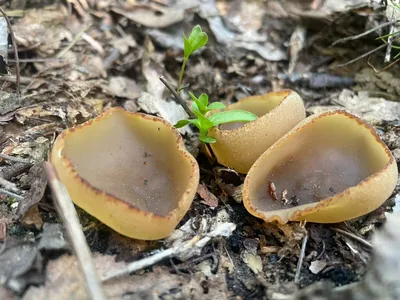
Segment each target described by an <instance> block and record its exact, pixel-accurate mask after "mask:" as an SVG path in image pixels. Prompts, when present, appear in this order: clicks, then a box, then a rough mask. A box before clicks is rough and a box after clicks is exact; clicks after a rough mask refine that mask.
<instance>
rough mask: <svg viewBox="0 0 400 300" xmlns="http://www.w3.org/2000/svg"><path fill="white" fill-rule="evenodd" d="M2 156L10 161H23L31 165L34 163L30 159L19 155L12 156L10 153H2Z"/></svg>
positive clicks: (0, 155)
mask: <svg viewBox="0 0 400 300" xmlns="http://www.w3.org/2000/svg"><path fill="white" fill-rule="evenodd" d="M0 158H2V159H5V160H9V161H13V162H19V163H23V164H29V165H31V164H32V163H31V162H30V161H29V160H27V159H23V158H18V157H14V156H10V155H7V154H3V153H0Z"/></svg>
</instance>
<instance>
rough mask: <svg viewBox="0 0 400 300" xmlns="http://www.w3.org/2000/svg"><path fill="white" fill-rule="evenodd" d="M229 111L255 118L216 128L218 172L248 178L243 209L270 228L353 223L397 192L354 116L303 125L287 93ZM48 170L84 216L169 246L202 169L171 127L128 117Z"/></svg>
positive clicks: (65, 149) (324, 116)
mask: <svg viewBox="0 0 400 300" xmlns="http://www.w3.org/2000/svg"><path fill="white" fill-rule="evenodd" d="M231 109H243V110H247V111H250V112H252V113H254V114H256V115H257V116H259V118H258V119H257V120H255V121H252V122H249V123H229V124H223V125H220V126H218V127H214V128H212V129H211V130H210V131H209V135H210V136H212V137H214V138H216V140H217V141H216V143H214V144H211V148H212V150H213V152H214V155H215V156H216V158H217V160H218V162H219V163H221V164H222V165H225V166H228V167H230V168H232V169H235V170H236V171H238V172H240V173H243V174H247V175H246V179H245V182H244V187H243V202H244V205H245V207H246V209H247V210H248V211H249V212H250V213H251V214H252V215H254V216H256V217H259V218H262V219H263V220H265V221H266V222H272V221H277V222H279V223H282V224H283V223H286V222H288V221H300V220H307V221H310V222H319V223H333V222H341V221H344V220H349V219H353V218H356V217H359V216H361V215H364V214H366V213H368V212H371V211H372V210H374V209H376V208H377V207H379V206H380V205H381V204H382V203H383V202H384V201H385V200H386V199H387V198H388V197H389V196H390V195H391V193H392V192H393V190H394V188H395V185H396V182H397V177H398V170H397V165H396V163H395V160H394V159H393V157H392V155H391V153H390V151H389V149H388V148H387V147H386V145H385V144H384V143H383V142H382V141H381V140H380V139H379V137H378V136H377V134H376V133H375V131H374V129H373V128H372V127H370V126H368V125H366V124H365V123H363V122H362V121H361V120H360V119H359V118H357V117H355V116H353V115H351V114H349V113H346V112H344V111H333V112H327V113H321V114H316V115H313V116H311V117H308V118H306V114H305V108H304V104H303V101H302V99H301V97H300V96H299V95H298V94H297V93H295V92H294V91H291V90H284V91H281V92H273V93H268V94H264V95H260V96H252V97H247V98H244V99H242V100H240V101H238V102H237V103H235V104H232V105H230V106H228V107H227V110H231ZM211 113H213V112H211ZM51 162H52V163H53V164H54V166H55V168H56V170H57V173H58V175H59V177H60V179H61V180H62V181H63V183H64V184H65V186H66V188H67V190H68V192H69V193H70V196H71V199H72V200H73V201H74V202H75V203H76V204H77V205H78V206H80V207H81V208H83V209H84V210H85V211H87V212H88V213H90V214H92V215H93V216H95V217H96V218H98V219H99V220H100V221H102V222H103V223H105V224H106V225H108V226H109V227H111V228H113V229H114V230H116V231H117V232H119V233H121V234H123V235H126V236H129V237H133V238H137V239H145V240H154V239H160V238H164V237H166V236H168V235H169V234H170V233H171V232H172V230H173V229H174V228H175V227H176V225H177V224H178V223H179V221H181V219H182V218H183V216H184V215H185V214H186V212H187V211H188V209H189V207H190V205H191V203H192V201H193V198H194V196H195V193H196V190H197V186H198V183H199V166H198V164H197V162H196V160H195V159H194V157H192V156H191V155H190V154H189V153H188V152H187V151H186V149H185V147H184V143H183V140H182V137H181V136H180V134H179V132H178V131H177V130H176V129H175V128H174V127H172V126H171V125H170V124H169V123H168V122H166V121H165V120H163V119H161V118H158V117H153V116H149V115H145V114H140V113H129V112H127V111H125V110H124V109H122V108H112V109H109V110H107V111H106V112H105V113H103V114H102V115H100V116H99V117H97V118H95V119H93V120H91V121H88V122H86V123H84V124H82V125H79V126H77V127H75V128H70V129H67V130H66V131H64V132H63V133H62V134H60V135H59V136H58V138H57V140H56V142H55V144H54V147H53V150H52V154H51Z"/></svg>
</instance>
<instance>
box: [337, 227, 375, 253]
mask: <svg viewBox="0 0 400 300" xmlns="http://www.w3.org/2000/svg"><path fill="white" fill-rule="evenodd" d="M332 230H333V231H336V232H339V233H341V234H344V235H347V236H348V237H350V238H352V239H354V240H356V241H358V242H360V243H361V244H363V245H365V246H367V247H369V248H371V249H372V248H373V246H372V244H371V243H370V242H368V241H366V240H364V239H362V238H360V237H358V236H356V235H355V234H353V233H351V232H348V231H346V230H343V229H340V228H334V227H332Z"/></svg>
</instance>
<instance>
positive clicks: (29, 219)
mask: <svg viewBox="0 0 400 300" xmlns="http://www.w3.org/2000/svg"><path fill="white" fill-rule="evenodd" d="M22 224H24V225H25V226H27V227H30V226H32V225H33V226H35V227H36V229H37V230H40V229H41V228H42V226H43V219H42V216H41V215H40V212H39V208H38V206H37V205H33V206H31V207H30V208H29V209H28V211H27V212H26V213H25V215H24V217H23V218H22Z"/></svg>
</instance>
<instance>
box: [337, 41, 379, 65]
mask: <svg viewBox="0 0 400 300" xmlns="http://www.w3.org/2000/svg"><path fill="white" fill-rule="evenodd" d="M385 46H386V44H382V45H380V46H379V47H377V48H375V49H373V50H371V51H368V52H367V53H364V54H363V55H360V56H359V57H356V58H354V59H352V60H350V61H348V62H346V63H344V64H340V65H337V66H335V68H340V67H345V66H348V65H350V64H352V63H354V62H356V61H358V60H360V59H362V58H364V57H366V56H368V55H370V54H372V53H375V52H376V51H378V50H380V49H382V48H385Z"/></svg>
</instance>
